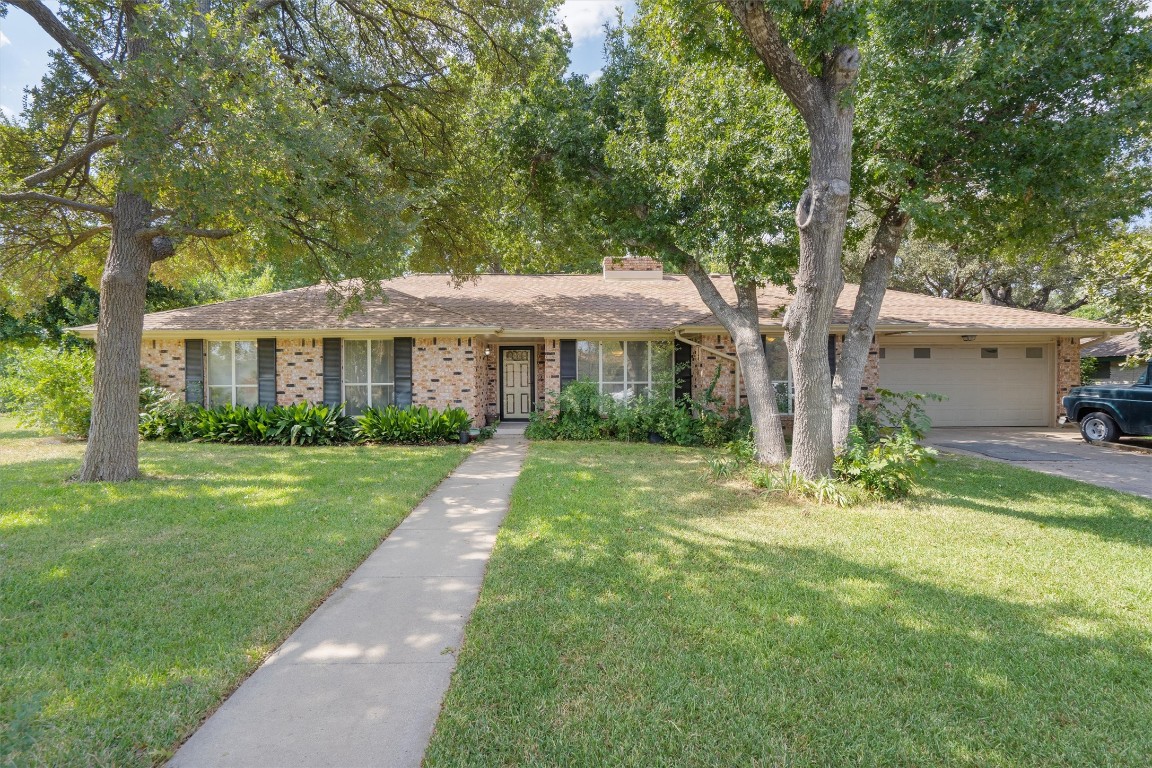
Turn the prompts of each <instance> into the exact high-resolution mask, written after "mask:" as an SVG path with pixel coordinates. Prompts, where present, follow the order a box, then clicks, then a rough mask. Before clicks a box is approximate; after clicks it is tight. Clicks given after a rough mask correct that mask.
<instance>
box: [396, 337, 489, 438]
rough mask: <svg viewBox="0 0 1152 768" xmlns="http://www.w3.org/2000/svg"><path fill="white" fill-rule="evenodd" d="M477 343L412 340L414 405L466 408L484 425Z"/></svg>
mask: <svg viewBox="0 0 1152 768" xmlns="http://www.w3.org/2000/svg"><path fill="white" fill-rule="evenodd" d="M476 341H477V340H476V339H475V338H473V337H455V336H432V337H418V338H416V339H413V345H412V402H414V403H416V404H418V405H427V406H428V407H429V408H440V409H444V408H447V407H449V406H451V407H454V408H463V409H464V410H466V411H467V412H468V415H469V416H471V417H472V420H473V422H474V423H476V424H482V423H483V421H484V415H485V403H484V395H483V393H482V391H481V390H482V386H481V379H480V377H479V376H478V375H477V374H478V369H479V366H480V364H478V362H477V360H476V357H477V354H476V353H477V346H476V344H475V342H476ZM495 354H496V353H495V352H493V355H495ZM480 356H481V357H482V356H483V350H480Z"/></svg>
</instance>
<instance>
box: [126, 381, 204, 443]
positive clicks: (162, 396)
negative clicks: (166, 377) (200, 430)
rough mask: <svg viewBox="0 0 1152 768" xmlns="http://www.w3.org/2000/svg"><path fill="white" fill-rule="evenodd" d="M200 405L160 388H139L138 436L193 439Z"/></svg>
mask: <svg viewBox="0 0 1152 768" xmlns="http://www.w3.org/2000/svg"><path fill="white" fill-rule="evenodd" d="M200 410H201V409H200V406H198V405H195V404H194V403H187V402H185V401H184V400H182V399H180V397H178V396H177V395H176V394H175V393H173V392H171V391H169V390H167V389H164V388H163V387H160V386H145V387H142V388H141V389H140V437H142V438H144V439H145V440H170V441H178V442H184V441H188V440H194V439H195V438H196V429H195V425H196V423H197V416H198V415H199V411H200Z"/></svg>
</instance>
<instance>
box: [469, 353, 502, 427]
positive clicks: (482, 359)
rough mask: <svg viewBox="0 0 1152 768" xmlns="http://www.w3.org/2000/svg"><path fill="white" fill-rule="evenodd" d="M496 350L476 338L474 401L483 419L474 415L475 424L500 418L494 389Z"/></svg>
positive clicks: (497, 359) (496, 383)
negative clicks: (475, 386) (475, 388)
mask: <svg viewBox="0 0 1152 768" xmlns="http://www.w3.org/2000/svg"><path fill="white" fill-rule="evenodd" d="M485 350H488V351H489V354H487V355H486V354H484V352H485ZM498 351H499V350H498V348H497V347H496V345H495V344H487V343H485V342H483V341H480V340H479V339H477V340H476V383H477V395H476V403H477V408H478V413H480V414H482V415H483V421H481V420H480V419H478V418H477V417H475V416H474V417H473V419H474V420H475V421H476V426H484V425H485V424H491V423H492V422H494V421H496V420H497V419H499V418H500V402H499V400H498V399H497V391H496V389H497V386H498V381H499V379H498V373H499V370H498V368H497V366H498V364H499V358H498V356H497V352H498Z"/></svg>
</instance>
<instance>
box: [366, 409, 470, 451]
mask: <svg viewBox="0 0 1152 768" xmlns="http://www.w3.org/2000/svg"><path fill="white" fill-rule="evenodd" d="M471 427H472V418H471V417H470V416H469V415H468V412H467V411H465V410H464V409H463V408H445V409H444V410H443V411H438V410H436V409H435V408H429V407H427V406H424V405H418V406H409V407H407V408H397V407H396V406H394V405H389V406H387V407H386V408H369V409H368V410H366V411H365V412H364V413H363V414H362V415H361V416H359V417H358V418H357V422H356V427H355V437H356V439H358V440H364V441H367V442H379V443H435V442H440V441H442V440H458V439H459V437H460V433H461V432H466V431H467V430H469V429H471Z"/></svg>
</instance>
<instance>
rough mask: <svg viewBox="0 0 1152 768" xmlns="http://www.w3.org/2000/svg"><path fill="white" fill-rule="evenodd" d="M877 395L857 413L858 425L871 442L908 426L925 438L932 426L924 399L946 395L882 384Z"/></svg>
mask: <svg viewBox="0 0 1152 768" xmlns="http://www.w3.org/2000/svg"><path fill="white" fill-rule="evenodd" d="M876 398H877V399H876V401H875V402H874V403H873V404H872V405H870V406H867V407H861V408H860V411H859V413H858V414H857V416H856V427H857V429H859V431H860V434H861V435H862V436H863V437H864V439H865V440H866V441H868V442H869V443H874V442H876V441H878V440H880V439H881V438H882V437H887V436H890V435H893V434H895V433H897V432H902V431H905V430H907V431H908V432H909V433H911V434H912V436H913V437H914V438H915V439H917V440H923V439H924V438H925V437H927V436H928V430H929V429H931V428H932V419H930V418H929V417H928V413H927V412H926V411H925V410H924V403H927V402H940V401H942V400H944V399H945V398H944V396H943V395H938V394H936V393H935V392H893V391H892V390H890V389H884V388H882V387H880V388H877V389H876Z"/></svg>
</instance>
